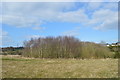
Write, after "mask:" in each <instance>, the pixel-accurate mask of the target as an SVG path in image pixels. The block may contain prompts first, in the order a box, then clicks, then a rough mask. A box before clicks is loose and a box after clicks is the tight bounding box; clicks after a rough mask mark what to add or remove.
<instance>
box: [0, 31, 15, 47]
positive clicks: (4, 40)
mask: <svg viewBox="0 0 120 80" xmlns="http://www.w3.org/2000/svg"><path fill="white" fill-rule="evenodd" d="M0 33H1V35H0V46H6V45H10V44H12V43H13V40H12V39H11V37H10V36H9V34H8V32H6V31H3V30H2V29H0Z"/></svg>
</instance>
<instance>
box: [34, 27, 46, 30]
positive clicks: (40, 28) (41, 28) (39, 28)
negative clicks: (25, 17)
mask: <svg viewBox="0 0 120 80" xmlns="http://www.w3.org/2000/svg"><path fill="white" fill-rule="evenodd" d="M33 29H34V30H44V29H45V27H37V26H36V27H33Z"/></svg>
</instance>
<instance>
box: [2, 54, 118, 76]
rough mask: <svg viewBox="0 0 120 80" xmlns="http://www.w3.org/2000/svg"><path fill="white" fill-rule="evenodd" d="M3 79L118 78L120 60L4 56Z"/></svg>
mask: <svg viewBox="0 0 120 80" xmlns="http://www.w3.org/2000/svg"><path fill="white" fill-rule="evenodd" d="M2 77H3V78H117V77H118V59H84V60H81V59H29V58H22V57H19V56H15V57H11V56H2Z"/></svg>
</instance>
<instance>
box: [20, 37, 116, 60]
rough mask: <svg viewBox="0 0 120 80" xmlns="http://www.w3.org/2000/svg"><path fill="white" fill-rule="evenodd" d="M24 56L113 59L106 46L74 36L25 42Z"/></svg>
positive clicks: (41, 38)
mask: <svg viewBox="0 0 120 80" xmlns="http://www.w3.org/2000/svg"><path fill="white" fill-rule="evenodd" d="M22 56H25V57H35V58H80V59H84V58H95V59H97V58H113V57H114V54H113V52H111V51H110V49H109V48H108V47H106V46H104V45H101V44H97V43H93V42H83V41H80V40H79V39H77V38H75V37H73V36H58V37H44V38H43V37H40V38H35V39H34V38H31V40H29V41H24V49H23V51H22Z"/></svg>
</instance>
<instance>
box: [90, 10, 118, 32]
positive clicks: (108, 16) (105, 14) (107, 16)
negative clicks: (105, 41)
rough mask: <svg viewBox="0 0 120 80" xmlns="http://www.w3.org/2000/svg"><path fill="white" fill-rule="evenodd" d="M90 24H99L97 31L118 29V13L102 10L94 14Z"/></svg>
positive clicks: (96, 27)
mask: <svg viewBox="0 0 120 80" xmlns="http://www.w3.org/2000/svg"><path fill="white" fill-rule="evenodd" d="M90 22H91V23H93V24H97V25H96V26H95V29H101V30H102V29H103V30H104V29H117V27H118V12H114V11H111V10H109V9H101V10H99V11H96V12H94V14H93V19H92V20H91V21H90Z"/></svg>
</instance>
